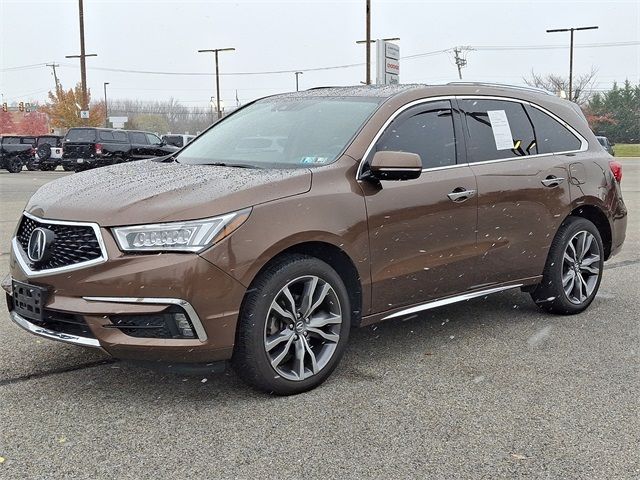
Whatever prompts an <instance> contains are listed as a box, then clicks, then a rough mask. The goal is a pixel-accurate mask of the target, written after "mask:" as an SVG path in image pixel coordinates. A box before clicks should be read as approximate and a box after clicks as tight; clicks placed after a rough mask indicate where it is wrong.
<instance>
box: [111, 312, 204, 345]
mask: <svg viewBox="0 0 640 480" xmlns="http://www.w3.org/2000/svg"><path fill="white" fill-rule="evenodd" d="M110 320H111V322H112V323H111V324H106V325H103V327H105V328H117V329H118V330H120V331H121V332H122V333H124V334H125V335H129V336H131V337H137V338H165V339H175V340H179V339H185V340H187V339H188V340H190V339H195V338H198V337H197V335H196V333H195V329H194V328H193V325H192V324H191V321H190V320H189V316H188V315H187V314H186V312H184V310H182V308H180V307H177V306H172V307H169V308H168V309H167V310H165V311H164V312H161V313H150V314H141V315H140V314H138V315H112V316H110Z"/></svg>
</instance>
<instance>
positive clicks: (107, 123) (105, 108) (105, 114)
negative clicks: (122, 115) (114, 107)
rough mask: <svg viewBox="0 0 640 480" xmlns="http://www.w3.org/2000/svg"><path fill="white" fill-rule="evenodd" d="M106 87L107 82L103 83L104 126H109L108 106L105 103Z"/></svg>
mask: <svg viewBox="0 0 640 480" xmlns="http://www.w3.org/2000/svg"><path fill="white" fill-rule="evenodd" d="M107 85H109V82H104V126H105V128H106V127H108V126H109V104H108V103H107Z"/></svg>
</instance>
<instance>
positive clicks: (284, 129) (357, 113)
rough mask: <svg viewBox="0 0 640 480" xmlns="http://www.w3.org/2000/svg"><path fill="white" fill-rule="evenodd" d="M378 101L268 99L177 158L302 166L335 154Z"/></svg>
mask: <svg viewBox="0 0 640 480" xmlns="http://www.w3.org/2000/svg"><path fill="white" fill-rule="evenodd" d="M380 101H381V100H379V99H373V98H348V97H336V98H332V97H331V98H330V97H323V98H299V97H298V98H277V97H276V98H267V99H264V100H259V101H257V102H256V103H254V104H252V105H249V106H248V107H246V108H243V109H242V110H240V111H238V112H237V113H235V114H233V115H231V116H229V117H228V118H226V119H224V120H222V121H221V122H220V123H218V124H217V125H215V126H214V127H213V128H211V129H210V130H209V131H207V132H206V133H204V134H203V135H201V136H200V137H198V139H197V140H194V141H193V142H192V143H190V144H189V145H188V146H187V147H186V148H185V149H184V150H183V151H182V152H181V153H180V154H179V155H178V156H177V161H178V162H181V163H186V164H192V165H198V164H200V165H207V164H224V165H230V166H247V167H255V168H305V167H314V166H322V165H327V164H329V163H331V162H333V161H335V160H336V159H337V158H338V155H339V154H340V153H341V152H342V151H343V150H344V149H345V147H346V146H347V145H348V144H349V142H350V141H351V139H352V138H353V137H354V136H355V135H356V134H357V133H358V131H359V130H360V128H361V127H362V125H363V124H364V122H365V121H366V120H367V119H368V118H369V117H370V116H371V114H372V113H373V112H374V111H375V109H376V108H377V107H378V105H379V104H380Z"/></svg>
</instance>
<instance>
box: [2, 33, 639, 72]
mask: <svg viewBox="0 0 640 480" xmlns="http://www.w3.org/2000/svg"><path fill="white" fill-rule="evenodd" d="M630 46H640V41H626V42H608V43H585V44H581V45H575V46H574V48H601V47H604V48H606V47H630ZM562 48H567V46H566V45H479V46H474V47H473V49H474V50H478V51H502V50H506V51H508V50H555V49H562ZM452 50H453V49H451V48H446V49H442V50H435V51H432V52H423V53H416V54H413V55H405V56H402V57H400V58H401V60H410V59H413V58H421V57H430V56H433V55H438V54H441V53H448V52H451V51H452ZM363 65H365V63H364V62H361V63H348V64H343V65H332V66H326V67H314V68H294V69H289V70H264V71H257V72H228V73H221V74H220V75H229V76H231V75H239V76H240V75H275V74H280V73H282V74H284V73H289V74H291V73H295V72H298V71H299V72H317V71H324V70H338V69H342V68H355V67H361V66H363ZM44 66H46V62H44V63H35V64H31V65H20V66H16V67H5V68H1V69H0V71H2V72H12V71H20V70H29V69H34V68H40V67H44ZM62 66H64V67H73V68H77V65H72V64H68V63H67V64H63V65H62ZM88 69H90V70H102V71H108V72H117V73H118V72H119V73H137V74H146V75H179V76H212V75H214V74H213V73H208V72H168V71H151V70H132V69H124V68H109V67H88Z"/></svg>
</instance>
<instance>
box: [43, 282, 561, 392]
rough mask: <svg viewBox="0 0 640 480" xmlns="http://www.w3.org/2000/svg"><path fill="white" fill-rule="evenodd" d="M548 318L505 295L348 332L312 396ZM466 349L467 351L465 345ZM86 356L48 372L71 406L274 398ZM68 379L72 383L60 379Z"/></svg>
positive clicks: (227, 377)
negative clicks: (339, 356)
mask: <svg viewBox="0 0 640 480" xmlns="http://www.w3.org/2000/svg"><path fill="white" fill-rule="evenodd" d="M551 318H554V317H553V316H551V315H547V314H545V313H543V312H541V311H540V310H539V309H538V308H537V307H536V306H535V305H534V304H533V302H532V301H531V300H530V299H529V297H528V296H527V295H525V294H522V293H520V292H504V293H500V294H496V295H493V296H490V297H485V298H479V299H474V300H470V301H468V302H464V303H460V304H455V305H449V306H445V307H441V308H438V309H434V310H432V311H428V312H425V313H422V314H420V315H414V316H412V317H408V318H405V319H397V320H392V321H388V322H383V323H380V324H376V325H372V326H369V327H365V328H361V329H354V330H352V332H351V338H350V341H349V347H348V349H347V353H346V355H345V357H344V358H343V360H342V362H341V365H340V366H339V367H338V369H337V370H336V372H335V373H334V375H332V377H330V378H329V380H327V382H326V383H325V384H324V385H323V387H321V389H320V390H318V392H320V391H324V392H325V394H327V393H326V392H329V391H333V390H334V389H336V388H340V385H342V384H344V383H345V382H350V383H352V382H364V383H368V382H378V381H380V380H381V379H382V378H383V376H384V374H385V372H387V371H389V368H390V366H393V365H400V366H401V365H403V364H404V365H410V364H412V363H413V362H415V361H416V359H417V358H422V357H424V356H431V355H438V354H439V352H443V351H444V350H443V349H445V348H446V349H447V351H450V350H451V349H456V348H457V347H456V344H457V342H459V341H464V342H468V341H470V339H473V341H474V342H478V345H481V344H482V339H483V338H495V337H497V336H499V335H500V333H499V331H503V330H504V328H506V327H508V326H511V327H515V328H518V327H519V326H526V328H527V330H531V329H532V327H531V325H532V324H534V325H535V324H539V326H542V325H545V324H547V323H549V321H550V320H549V319H551ZM539 326H538V327H535V326H534V327H533V329H534V330H535V329H536V328H539ZM528 336H529V333H525V334H524V337H522V338H520V339H519V340H518V341H520V342H521V343H522V342H523V340H522V339H524V340H525V346H526V338H527V337H528ZM60 347H61V348H66V347H64V346H62V345H61V346H60ZM465 348H469V347H468V345H467V344H465ZM474 348H475V347H474ZM86 353H87V355H86V362H82V357H81V356H80V355H78V356H76V359H77V360H78V361H79V362H81V363H80V364H79V365H77V366H76V367H71V368H68V369H62V371H59V372H56V371H53V372H51V374H52V375H55V376H56V377H57V378H58V379H59V380H60V381H62V382H64V383H65V385H66V386H67V387H70V388H71V391H72V392H73V393H69V395H70V398H73V400H74V401H79V400H81V399H82V397H83V396H84V395H88V396H91V397H95V396H96V395H98V396H100V397H102V398H104V399H105V400H108V399H109V398H111V397H113V396H114V395H115V396H117V397H119V398H122V397H123V396H124V397H130V398H133V397H135V398H136V399H137V400H138V401H142V402H150V403H154V402H155V401H156V400H157V399H158V398H159V397H166V396H172V397H175V399H182V400H187V401H189V402H198V401H207V402H211V401H214V402H225V403H226V402H238V401H243V400H252V401H255V400H256V399H261V398H262V399H269V398H272V397H270V396H269V395H264V394H263V393H260V392H255V391H253V390H251V389H250V388H248V387H247V386H245V385H244V383H242V382H241V381H240V379H239V378H238V377H237V375H236V374H235V373H234V372H233V370H231V369H230V368H227V370H226V371H225V372H224V373H215V372H212V371H209V372H207V371H201V372H198V373H197V374H194V373H190V372H186V373H185V372H183V371H182V370H181V368H180V366H173V365H169V364H162V365H160V364H159V365H158V367H157V368H155V367H154V368H150V367H149V365H148V364H145V365H140V364H136V363H132V362H127V361H114V362H109V360H108V357H102V356H97V355H96V354H95V353H94V352H91V351H87V352H86ZM33 362H34V363H37V362H38V359H37V358H33ZM63 374H64V375H63ZM69 374H71V375H72V377H73V379H70V378H66V377H68V376H69ZM45 376H47V374H46V372H43V373H42V374H38V375H36V377H37V379H41V378H42V377H45ZM63 377H64V378H63ZM80 379H82V380H81V381H79V380H80ZM53 381H54V382H55V379H54V380H53ZM74 382H75V386H74ZM70 383H71V384H72V385H69V384H70ZM65 390H66V389H65ZM65 395H66V393H65Z"/></svg>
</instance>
